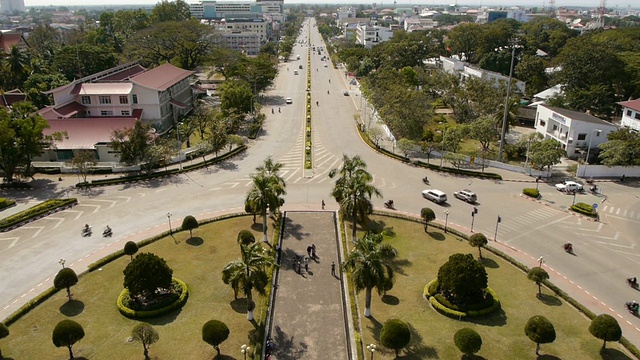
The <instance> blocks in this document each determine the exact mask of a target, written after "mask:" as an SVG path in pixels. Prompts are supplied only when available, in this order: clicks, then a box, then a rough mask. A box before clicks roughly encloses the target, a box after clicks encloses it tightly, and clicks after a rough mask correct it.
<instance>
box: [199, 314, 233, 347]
mask: <svg viewBox="0 0 640 360" xmlns="http://www.w3.org/2000/svg"><path fill="white" fill-rule="evenodd" d="M228 337H229V328H228V327H227V325H226V324H225V323H223V322H222V321H218V320H209V321H207V322H206V323H205V324H204V326H202V340H204V341H205V342H206V343H207V344H209V345H211V346H213V348H214V349H216V351H217V352H218V356H219V355H220V344H222V343H223V342H224V341H225V340H227V338H228Z"/></svg>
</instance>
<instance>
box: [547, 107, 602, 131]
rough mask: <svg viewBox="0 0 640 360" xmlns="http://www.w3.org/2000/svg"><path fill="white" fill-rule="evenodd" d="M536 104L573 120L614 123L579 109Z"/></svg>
mask: <svg viewBox="0 0 640 360" xmlns="http://www.w3.org/2000/svg"><path fill="white" fill-rule="evenodd" d="M538 106H543V107H546V108H547V109H549V110H551V111H554V112H557V113H558V114H560V115H564V116H566V117H568V118H571V119H573V120H578V121H584V122H589V123H593V124H602V125H610V126H615V125H614V124H612V123H610V122H608V121H605V120H602V119H600V118H597V117H595V116H593V115H589V114H587V113H583V112H579V111H573V110H567V109H563V108H558V107H554V106H549V105H544V104H541V105H538Z"/></svg>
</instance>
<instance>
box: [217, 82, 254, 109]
mask: <svg viewBox="0 0 640 360" xmlns="http://www.w3.org/2000/svg"><path fill="white" fill-rule="evenodd" d="M218 92H219V94H220V109H221V110H222V112H223V113H225V114H233V113H239V114H246V113H249V112H251V111H252V110H253V108H255V106H254V101H253V100H254V97H253V92H252V90H251V86H250V85H249V84H248V83H246V82H244V81H239V80H230V81H225V82H223V83H222V85H220V87H219V88H218Z"/></svg>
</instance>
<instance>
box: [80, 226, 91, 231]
mask: <svg viewBox="0 0 640 360" xmlns="http://www.w3.org/2000/svg"><path fill="white" fill-rule="evenodd" d="M82 231H84V232H89V231H91V226H89V224H84V229H82Z"/></svg>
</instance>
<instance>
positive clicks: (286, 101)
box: [284, 98, 293, 104]
mask: <svg viewBox="0 0 640 360" xmlns="http://www.w3.org/2000/svg"><path fill="white" fill-rule="evenodd" d="M284 102H285V103H287V104H293V100H291V98H286V99H285V101H284Z"/></svg>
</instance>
